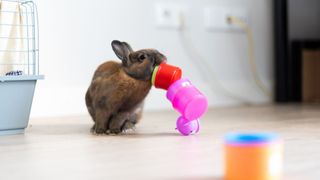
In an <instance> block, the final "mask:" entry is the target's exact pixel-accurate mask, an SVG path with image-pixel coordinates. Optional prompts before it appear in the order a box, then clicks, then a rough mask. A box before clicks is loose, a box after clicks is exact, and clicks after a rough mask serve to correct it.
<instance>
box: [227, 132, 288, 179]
mask: <svg viewBox="0 0 320 180" xmlns="http://www.w3.org/2000/svg"><path fill="white" fill-rule="evenodd" d="M282 146H283V145H282V141H281V139H280V138H279V137H278V136H277V135H276V134H273V133H257V134H253V133H252V134H228V135H227V136H226V137H225V179H226V180H280V179H281V173H282V156H283V155H282V153H283V152H282V151H283V147H282Z"/></svg>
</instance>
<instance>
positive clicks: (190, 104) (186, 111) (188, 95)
mask: <svg viewBox="0 0 320 180" xmlns="http://www.w3.org/2000/svg"><path fill="white" fill-rule="evenodd" d="M160 66H161V67H162V68H163V70H161V71H159V69H160V68H159V67H156V68H155V70H154V72H153V78H152V79H153V80H152V84H153V85H155V87H156V88H162V89H167V94H166V96H167V99H168V100H169V101H171V103H172V106H173V108H174V109H175V110H177V111H178V112H179V113H180V114H181V116H180V117H179V118H178V120H177V123H176V125H177V127H176V129H177V130H178V131H179V132H180V133H181V134H182V135H185V136H187V135H190V134H192V133H197V132H199V128H200V125H199V118H200V117H201V116H202V115H203V114H204V113H205V112H206V111H207V107H208V101H207V98H206V97H205V96H204V95H203V94H202V93H201V92H200V91H199V90H198V89H197V88H196V87H194V86H193V85H192V84H191V82H190V81H189V80H188V79H180V77H181V74H182V72H181V70H180V69H179V68H178V67H175V66H171V65H166V64H162V65H160ZM177 78H179V79H177ZM157 82H158V83H157ZM160 82H161V83H160ZM157 84H159V85H158V86H157Z"/></svg>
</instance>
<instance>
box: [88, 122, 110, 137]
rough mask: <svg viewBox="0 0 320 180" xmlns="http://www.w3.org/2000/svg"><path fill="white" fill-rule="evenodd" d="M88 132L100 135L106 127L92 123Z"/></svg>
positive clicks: (104, 131)
mask: <svg viewBox="0 0 320 180" xmlns="http://www.w3.org/2000/svg"><path fill="white" fill-rule="evenodd" d="M90 132H91V133H92V134H96V135H101V134H104V133H106V129H105V128H98V127H97V126H96V124H94V125H93V126H92V128H91V130H90Z"/></svg>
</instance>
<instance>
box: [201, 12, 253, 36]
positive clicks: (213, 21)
mask: <svg viewBox="0 0 320 180" xmlns="http://www.w3.org/2000/svg"><path fill="white" fill-rule="evenodd" d="M229 16H236V17H238V18H239V19H241V20H242V21H244V22H245V23H246V24H248V25H249V14H248V10H247V9H245V8H234V7H230V8H228V7H207V8H205V9H204V24H205V28H206V29H207V30H208V31H232V30H236V31H237V30H238V31H239V30H241V29H240V28H239V27H238V26H236V25H233V24H230V23H229V22H228V17H229Z"/></svg>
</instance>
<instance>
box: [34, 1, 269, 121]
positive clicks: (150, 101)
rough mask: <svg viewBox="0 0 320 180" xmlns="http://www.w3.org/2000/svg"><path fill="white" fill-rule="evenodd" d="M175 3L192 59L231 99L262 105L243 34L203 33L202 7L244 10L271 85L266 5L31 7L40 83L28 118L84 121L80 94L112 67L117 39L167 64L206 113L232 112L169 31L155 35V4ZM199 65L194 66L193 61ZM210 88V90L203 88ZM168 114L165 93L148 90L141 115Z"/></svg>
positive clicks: (95, 3)
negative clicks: (182, 12) (181, 10)
mask: <svg viewBox="0 0 320 180" xmlns="http://www.w3.org/2000/svg"><path fill="white" fill-rule="evenodd" d="M156 2H175V3H181V4H184V5H186V6H187V7H188V11H187V14H186V17H187V21H186V24H187V28H188V29H187V31H186V32H185V35H186V36H187V37H188V38H189V39H190V40H191V41H192V43H193V45H194V46H195V47H196V51H198V52H199V53H201V55H202V56H203V57H204V59H205V60H206V61H207V62H208V63H210V65H211V66H210V67H209V68H210V69H211V70H210V73H209V74H210V76H211V74H212V72H215V74H216V76H217V78H218V79H219V80H220V81H221V82H222V83H223V84H224V86H225V87H226V88H227V89H229V90H230V91H232V92H234V93H236V94H238V95H239V96H242V97H245V98H248V99H249V100H251V101H253V102H258V103H259V102H268V101H269V100H268V98H266V97H265V96H264V95H263V94H262V93H261V92H260V91H259V90H258V88H256V86H255V85H254V83H253V78H252V76H251V74H250V71H249V65H248V60H247V44H246V39H245V35H244V34H242V33H227V32H219V33H212V32H206V31H205V29H204V20H203V19H204V18H203V9H204V7H206V6H231V7H246V8H248V10H249V12H250V15H251V17H250V21H251V25H252V29H253V33H254V38H255V44H256V57H257V64H258V70H259V74H260V76H261V77H262V79H263V82H264V83H266V84H267V85H268V87H270V88H271V85H272V81H273V80H272V61H273V51H272V22H271V19H272V9H271V7H272V4H271V1H270V0H171V1H159V0H108V1H99V0H90V1H88V0H86V1H85V0H68V1H65V0H55V1H50V0H38V9H39V18H40V53H41V54H40V61H41V71H42V73H43V74H45V80H43V81H39V83H38V85H37V88H36V94H35V98H34V103H33V109H32V114H31V116H33V117H34V116H59V115H73V114H86V113H87V111H86V107H85V103H84V94H85V91H86V89H87V87H88V86H89V83H90V80H91V77H92V74H93V72H94V70H95V68H96V67H97V66H98V65H99V64H100V63H102V62H104V61H105V60H107V59H116V56H115V55H114V53H113V52H112V49H111V47H110V42H111V41H112V40H113V39H119V40H122V41H127V42H129V43H130V44H131V45H132V47H133V48H134V49H141V48H156V49H158V50H159V51H160V52H163V53H164V54H165V55H166V56H167V57H168V61H169V63H171V64H174V65H177V66H180V67H181V68H182V69H183V71H184V76H185V77H188V78H189V79H191V81H192V82H193V83H194V84H195V85H196V86H198V88H199V89H201V90H202V91H203V92H204V93H205V94H206V95H207V96H208V98H209V103H210V105H212V106H221V105H234V104H239V102H238V101H237V100H234V99H232V98H229V97H227V96H225V95H224V94H223V93H221V92H219V91H213V89H216V88H215V87H216V83H215V81H214V80H213V78H212V77H210V78H209V79H210V81H209V82H208V81H206V80H204V79H203V78H202V77H203V76H202V74H201V71H199V70H198V69H196V68H194V67H195V65H194V64H193V63H192V61H191V59H190V58H189V56H188V53H186V52H185V51H184V49H183V48H182V45H181V41H180V40H179V34H178V32H177V31H176V30H163V29H157V28H156V27H155V19H154V17H155V15H154V4H155V3H156ZM195 61H197V63H202V62H201V61H202V60H200V59H195ZM209 83H211V84H212V87H213V89H212V88H210V86H209V85H208V84H209ZM161 108H171V106H170V104H169V102H167V100H166V98H165V92H164V91H162V90H158V89H152V91H151V94H150V95H149V97H148V98H147V103H146V109H161Z"/></svg>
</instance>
